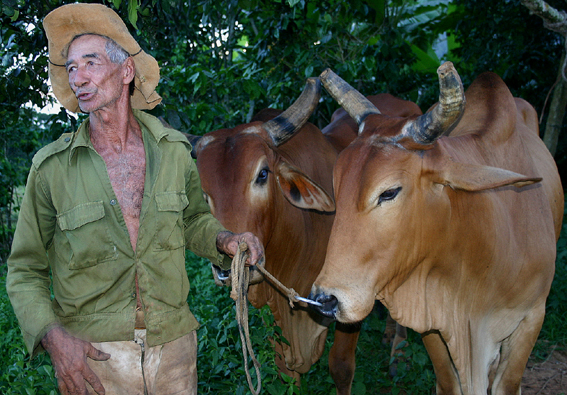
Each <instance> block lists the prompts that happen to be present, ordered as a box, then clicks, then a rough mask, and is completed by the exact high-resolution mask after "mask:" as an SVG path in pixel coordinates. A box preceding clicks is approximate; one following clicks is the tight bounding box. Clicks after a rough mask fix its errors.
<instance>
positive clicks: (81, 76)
mask: <svg viewBox="0 0 567 395" xmlns="http://www.w3.org/2000/svg"><path fill="white" fill-rule="evenodd" d="M69 82H71V85H75V86H77V87H81V86H84V85H86V84H87V83H88V82H89V78H88V74H87V73H86V72H85V71H84V70H82V69H81V68H78V69H77V70H76V71H75V73H74V74H73V76H72V77H71V81H69Z"/></svg>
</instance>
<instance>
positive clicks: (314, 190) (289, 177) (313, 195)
mask: <svg viewBox="0 0 567 395" xmlns="http://www.w3.org/2000/svg"><path fill="white" fill-rule="evenodd" d="M276 177H277V180H278V185H279V187H280V190H281V191H282V193H283V195H284V196H285V198H286V199H287V200H288V201H289V202H290V203H291V204H292V205H294V206H295V207H298V208H303V209H311V210H317V211H323V212H333V211H335V201H334V200H333V198H332V197H331V196H330V195H329V194H328V193H327V192H325V190H324V189H323V188H322V187H321V186H319V185H317V183H315V181H313V180H311V179H310V178H309V177H307V175H306V174H304V173H303V172H301V171H300V170H298V169H296V168H295V167H293V166H291V165H290V164H288V163H286V162H284V161H281V162H280V163H279V164H278V165H277V166H276Z"/></svg>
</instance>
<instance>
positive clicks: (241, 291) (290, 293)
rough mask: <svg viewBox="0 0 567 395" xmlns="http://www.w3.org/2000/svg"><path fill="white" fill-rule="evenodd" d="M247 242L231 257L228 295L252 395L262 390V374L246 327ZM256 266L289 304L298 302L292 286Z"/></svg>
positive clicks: (240, 244) (248, 271)
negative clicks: (254, 378)
mask: <svg viewBox="0 0 567 395" xmlns="http://www.w3.org/2000/svg"><path fill="white" fill-rule="evenodd" d="M247 251H248V244H246V242H244V241H241V242H240V243H239V244H238V251H237V252H236V255H235V256H234V258H233V259H232V265H231V280H232V290H231V292H230V297H231V298H232V299H233V300H234V301H235V302H236V321H237V323H238V332H239V333H240V342H241V345H242V356H243V358H244V370H245V372H246V380H247V381H248V387H250V391H251V392H252V394H254V395H258V394H259V393H260V391H261V390H262V376H261V374H260V363H259V362H258V360H257V359H256V356H255V354H254V350H253V348H252V341H251V340H250V331H249V329H248V283H249V281H250V268H249V267H247V266H246V265H245V263H246V259H247V258H248V253H247ZM256 268H257V269H258V270H259V271H260V272H261V273H262V274H263V275H264V276H265V277H267V278H268V279H269V280H270V281H271V282H272V283H273V284H274V285H276V286H277V287H278V288H279V289H280V290H281V291H282V292H283V293H284V294H286V295H287V297H288V299H289V305H290V306H291V307H292V308H293V306H294V303H297V302H299V301H300V300H299V299H298V298H297V297H298V296H299V294H298V293H297V292H296V291H295V290H294V289H293V288H287V287H286V286H284V285H283V284H282V283H281V282H279V281H278V280H277V279H276V278H275V277H274V276H272V275H271V274H270V273H269V272H268V271H267V270H266V269H265V268H264V267H263V266H262V265H256ZM248 354H250V358H251V359H252V363H253V364H254V369H255V370H256V377H257V381H258V383H257V386H256V388H254V385H253V383H252V376H251V375H250V369H249V366H248Z"/></svg>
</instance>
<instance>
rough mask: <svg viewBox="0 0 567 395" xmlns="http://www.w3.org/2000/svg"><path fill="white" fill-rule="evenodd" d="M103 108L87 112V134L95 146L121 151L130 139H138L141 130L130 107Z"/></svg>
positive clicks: (96, 147)
mask: <svg viewBox="0 0 567 395" xmlns="http://www.w3.org/2000/svg"><path fill="white" fill-rule="evenodd" d="M122 109H123V110H121V111H120V110H118V109H116V108H113V109H108V108H103V109H100V110H97V111H94V112H92V113H90V114H89V134H90V138H91V141H92V143H93V145H94V147H95V149H97V151H98V148H105V149H108V148H110V149H112V150H114V151H115V152H122V151H123V150H124V149H125V148H126V146H127V145H128V144H129V143H132V141H131V139H132V138H134V140H135V141H139V139H141V137H142V131H141V129H140V125H139V124H138V121H137V120H136V118H135V117H134V113H133V112H132V109H131V107H130V106H129V105H128V106H127V107H122Z"/></svg>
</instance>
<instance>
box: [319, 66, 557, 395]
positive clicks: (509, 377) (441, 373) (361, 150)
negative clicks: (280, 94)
mask: <svg viewBox="0 0 567 395" xmlns="http://www.w3.org/2000/svg"><path fill="white" fill-rule="evenodd" d="M438 73H439V82H440V100H439V103H438V105H436V106H435V107H434V108H433V109H432V110H431V111H429V112H428V113H426V114H424V115H423V116H420V117H409V118H395V117H387V116H385V115H381V114H380V112H379V111H378V109H376V108H375V107H374V106H372V105H371V104H370V103H365V102H363V101H362V100H359V99H360V98H359V96H357V95H356V93H357V92H356V91H355V90H354V89H353V88H352V87H350V86H349V85H348V84H346V83H345V82H344V81H342V80H341V79H340V78H338V77H337V76H336V75H335V74H334V73H332V72H330V71H326V72H324V73H323V74H322V75H321V79H322V82H323V84H324V85H325V88H327V90H329V91H330V92H331V94H332V95H333V96H334V97H335V99H337V100H338V101H339V102H340V103H341V104H342V105H343V107H345V108H346V109H347V111H348V112H349V113H350V114H351V116H352V117H353V118H355V119H356V120H357V121H358V122H359V123H360V125H361V133H360V135H359V137H357V140H355V141H354V142H353V143H351V145H350V146H349V147H348V148H346V149H345V150H344V151H343V152H342V153H341V154H340V156H339V158H338V160H337V164H336V166H335V170H334V192H335V199H336V206H337V208H336V217H335V222H334V225H333V230H332V232H331V237H330V240H329V247H328V250H327V257H326V260H325V264H324V266H323V269H322V271H321V273H320V274H319V276H318V278H317V279H316V281H315V284H314V286H313V289H312V294H311V297H312V298H314V299H315V300H317V301H319V302H321V303H324V306H323V307H322V308H321V309H320V310H321V312H322V313H324V314H326V315H328V316H332V317H335V318H336V319H337V320H339V321H341V322H345V323H349V322H357V321H360V320H362V319H363V318H364V317H365V316H366V315H367V314H368V313H369V312H370V311H371V309H372V306H373V304H374V300H375V299H377V300H380V301H381V302H382V303H383V304H384V305H385V306H386V307H387V308H388V309H389V310H390V312H391V314H392V317H393V318H394V319H396V320H397V321H398V322H399V323H400V324H402V325H405V326H407V327H409V328H412V329H414V330H416V331H417V332H419V333H421V334H422V335H423V341H424V343H425V346H426V348H427V351H428V353H429V355H430V357H431V360H432V362H433V366H434V370H435V374H436V379H437V394H474V395H479V394H486V393H487V391H489V390H490V391H491V393H492V394H493V395H496V394H498V395H502V394H520V384H521V379H522V375H523V371H524V369H525V366H526V362H527V360H528V357H529V355H530V352H531V350H532V348H533V345H534V343H535V341H536V339H537V336H538V333H539V331H540V329H541V325H542V322H543V319H544V314H545V300H546V297H547V295H548V293H549V289H550V286H551V282H552V279H553V274H554V268H555V267H554V262H555V254H556V241H557V238H558V237H559V232H560V228H561V221H562V213H563V192H562V188H561V182H560V179H559V175H558V172H557V168H556V165H555V162H554V161H553V158H552V156H551V155H550V154H549V152H548V150H547V149H546V147H545V146H544V144H543V143H542V141H541V139H540V138H539V135H538V126H537V116H536V113H535V110H534V109H533V107H531V106H530V105H529V104H528V103H527V102H525V101H524V100H522V99H518V98H514V97H512V95H511V93H510V91H509V90H508V88H507V87H506V85H505V84H504V82H503V81H502V80H501V79H500V78H499V77H498V76H497V75H495V74H493V73H484V74H482V75H480V76H479V77H478V78H477V79H476V80H475V81H474V83H473V84H472V85H471V86H470V88H469V89H468V90H467V92H466V107H465V95H464V93H463V87H462V84H461V81H460V78H459V76H458V74H457V72H456V71H455V69H454V68H453V65H452V64H450V63H446V64H444V65H442V66H441V67H440V68H439V70H438ZM352 97H357V99H356V100H355V101H359V103H356V104H355V105H353V106H351V104H352V100H351V99H349V98H352ZM360 103H362V104H360ZM520 187H522V188H520Z"/></svg>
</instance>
